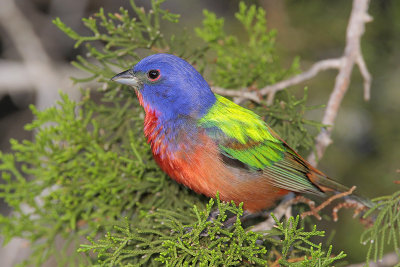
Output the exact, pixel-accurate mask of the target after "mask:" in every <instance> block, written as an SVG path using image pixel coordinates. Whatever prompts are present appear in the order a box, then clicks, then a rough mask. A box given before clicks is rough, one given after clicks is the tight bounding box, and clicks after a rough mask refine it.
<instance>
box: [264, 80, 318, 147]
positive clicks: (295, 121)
mask: <svg viewBox="0 0 400 267" xmlns="http://www.w3.org/2000/svg"><path fill="white" fill-rule="evenodd" d="M280 95H281V98H280V99H277V100H275V102H274V104H273V105H271V106H269V107H267V108H266V109H267V113H266V115H267V116H268V117H267V118H266V121H267V122H268V125H270V126H271V127H272V128H273V129H274V130H275V131H277V132H278V133H279V135H280V136H281V137H282V138H283V139H284V140H285V141H286V142H287V143H288V144H289V145H290V146H291V147H292V148H294V149H301V150H305V151H307V150H309V149H311V148H313V146H314V135H313V134H311V130H314V134H316V133H318V132H319V131H320V130H321V128H322V127H324V126H325V125H324V124H322V123H320V122H317V121H313V120H308V119H306V118H305V114H306V112H307V111H309V110H313V109H318V108H322V107H323V105H319V106H307V99H308V88H307V87H306V88H304V95H303V97H302V98H301V99H297V98H296V96H294V95H291V94H290V93H289V92H288V91H287V90H284V91H283V92H282V93H281V94H280ZM258 110H260V108H258ZM260 111H261V110H260Z"/></svg>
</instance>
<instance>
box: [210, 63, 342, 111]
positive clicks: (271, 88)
mask: <svg viewBox="0 0 400 267" xmlns="http://www.w3.org/2000/svg"><path fill="white" fill-rule="evenodd" d="M341 62H342V61H341V58H332V59H325V60H321V61H319V62H317V63H314V64H313V65H312V66H311V68H310V69H309V70H307V71H305V72H302V73H300V74H298V75H296V76H294V77H292V78H289V79H287V80H283V81H280V82H278V83H275V84H272V85H267V86H265V87H263V88H261V89H260V90H258V91H249V90H248V89H247V88H242V89H240V90H233V89H225V88H221V87H217V86H213V87H211V89H212V90H213V91H214V92H215V93H217V94H221V95H224V96H231V97H240V98H245V99H249V100H252V101H254V102H256V103H261V100H262V99H261V97H263V96H268V99H267V103H268V104H269V105H270V104H272V101H273V97H274V95H275V93H276V92H278V91H280V90H283V89H285V88H287V87H290V86H292V85H295V84H299V83H301V82H304V81H306V80H309V79H311V78H313V77H315V76H316V75H317V74H318V73H319V72H321V71H324V70H329V69H339V68H340V66H341Z"/></svg>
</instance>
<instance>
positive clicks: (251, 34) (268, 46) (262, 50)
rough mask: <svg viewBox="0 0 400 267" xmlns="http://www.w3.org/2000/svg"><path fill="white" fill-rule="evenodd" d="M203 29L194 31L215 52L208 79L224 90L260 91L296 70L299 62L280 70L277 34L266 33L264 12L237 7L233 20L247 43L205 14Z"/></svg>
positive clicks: (207, 12)
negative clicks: (240, 27)
mask: <svg viewBox="0 0 400 267" xmlns="http://www.w3.org/2000/svg"><path fill="white" fill-rule="evenodd" d="M204 16H205V18H204V21H203V27H202V28H196V33H197V35H198V36H199V37H200V38H201V39H203V40H204V41H205V42H206V43H207V46H208V48H209V50H211V51H213V53H215V64H212V65H211V66H208V71H209V73H211V77H210V79H211V80H212V81H213V82H214V84H215V85H217V86H221V87H225V88H243V87H249V86H256V87H257V88H260V87H262V86H265V85H267V84H272V83H275V82H277V81H280V80H282V79H284V78H285V77H287V76H289V75H293V74H295V73H296V72H297V71H298V70H299V64H298V59H295V60H294V61H293V64H292V66H291V67H290V68H289V69H282V67H281V66H280V63H279V60H278V56H277V55H276V51H275V36H276V31H275V30H271V31H268V30H267V22H266V19H265V11H264V9H262V8H257V7H256V6H255V5H251V6H247V5H246V4H245V3H244V2H241V3H240V5H239V11H238V12H237V13H236V14H235V17H236V19H237V20H239V22H240V23H241V24H242V26H243V28H244V30H245V34H246V35H247V37H248V38H247V42H242V41H240V40H239V38H238V37H237V36H234V35H229V34H227V33H225V31H224V29H223V26H224V19H223V18H217V17H216V15H215V14H214V13H212V12H209V11H207V10H205V11H204Z"/></svg>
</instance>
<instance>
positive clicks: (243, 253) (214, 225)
mask: <svg viewBox="0 0 400 267" xmlns="http://www.w3.org/2000/svg"><path fill="white" fill-rule="evenodd" d="M214 208H218V212H219V214H218V216H217V217H216V218H215V219H214V220H209V219H208V218H209V216H210V214H211V213H212V212H213V209H214ZM242 213H243V210H242V208H241V206H239V207H237V206H235V205H234V204H233V203H221V202H220V201H219V199H218V198H217V199H216V203H215V201H214V200H213V199H211V200H210V202H209V204H208V205H207V207H206V209H205V210H203V211H200V210H199V209H198V208H197V206H194V207H193V209H192V210H191V212H190V213H186V214H185V215H183V214H182V213H181V212H177V211H172V210H166V209H159V210H156V211H155V212H154V213H151V214H149V215H147V217H149V218H151V219H152V220H153V223H152V224H151V226H152V227H149V225H141V224H139V225H132V224H130V223H129V221H128V220H127V219H126V218H125V220H124V222H123V223H122V225H118V226H115V227H114V228H115V229H114V232H112V233H111V232H108V233H107V234H106V236H105V238H103V239H100V240H97V241H94V240H91V239H90V242H91V244H90V245H81V248H80V249H79V251H82V252H90V251H94V252H97V253H98V256H99V262H98V263H99V264H100V265H101V266H109V265H110V266H133V265H135V264H146V265H149V266H153V265H157V262H161V263H163V264H165V265H166V266H251V265H257V266H265V265H268V264H269V263H272V262H273V261H277V260H279V263H280V264H281V265H283V266H288V265H290V264H291V263H290V262H289V261H288V258H289V257H292V258H293V257H296V256H298V255H305V257H304V258H303V256H302V257H297V258H296V259H297V260H296V263H295V266H315V265H318V266H331V265H330V264H332V263H333V262H334V261H337V260H339V259H342V258H344V257H345V254H344V253H340V254H339V255H337V256H334V257H332V256H331V249H332V248H329V250H328V251H327V252H324V251H322V246H321V244H320V245H316V244H314V243H312V242H311V241H309V239H310V238H312V237H315V236H323V235H324V232H321V231H317V230H316V229H315V227H314V229H313V230H312V231H311V232H306V231H304V229H303V228H298V224H299V217H297V218H296V219H294V218H293V217H291V218H290V219H289V220H288V221H284V222H282V223H280V222H279V221H277V229H275V230H273V231H270V233H266V234H261V233H254V232H251V231H245V229H243V227H242V225H241V222H240V219H239V217H240V215H242ZM228 214H230V217H228V216H227V215H228ZM188 218H190V220H191V221H192V222H190V223H184V222H186V221H188ZM228 221H230V222H231V224H232V226H231V227H230V228H226V227H225V226H224V225H225V224H226V223H227V222H228ZM232 222H234V223H232ZM277 238H281V240H277ZM267 246H269V247H270V249H271V250H275V251H283V252H284V254H283V255H281V257H282V258H280V259H277V257H276V253H275V254H271V253H267V249H266V247H267ZM157 255H158V256H157ZM310 264H312V265H310ZM291 266H292V265H291Z"/></svg>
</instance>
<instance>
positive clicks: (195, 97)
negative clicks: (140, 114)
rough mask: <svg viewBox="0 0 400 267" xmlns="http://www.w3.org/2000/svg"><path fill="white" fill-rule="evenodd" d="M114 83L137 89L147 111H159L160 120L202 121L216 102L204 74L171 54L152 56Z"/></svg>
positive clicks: (121, 75)
mask: <svg viewBox="0 0 400 267" xmlns="http://www.w3.org/2000/svg"><path fill="white" fill-rule="evenodd" d="M112 80H114V81H116V82H119V83H122V84H127V85H130V86H132V87H134V88H135V90H136V92H137V93H138V97H139V98H142V99H141V100H142V104H143V105H144V106H145V108H148V109H150V110H154V111H156V112H157V113H158V114H159V119H164V120H169V119H174V118H179V117H184V116H189V117H191V118H195V119H196V118H197V119H198V118H201V117H202V116H203V115H204V114H205V113H206V112H207V111H208V109H209V108H210V107H211V106H212V105H213V104H214V103H215V101H216V98H215V96H214V94H213V93H212V92H211V89H210V87H209V85H208V84H207V82H206V81H205V80H204V78H203V77H202V76H201V74H200V73H199V72H197V70H196V69H195V68H194V67H193V66H192V65H190V64H189V63H188V62H186V61H185V60H183V59H181V58H179V57H177V56H174V55H170V54H155V55H151V56H148V57H146V58H144V59H142V60H141V61H140V62H139V63H138V64H136V65H135V66H134V67H133V68H132V69H130V70H127V71H124V72H122V73H120V74H117V75H116V76H114V77H113V78H112Z"/></svg>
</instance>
